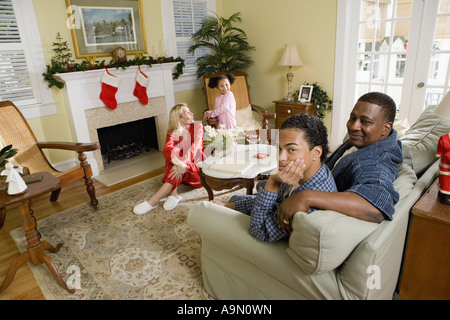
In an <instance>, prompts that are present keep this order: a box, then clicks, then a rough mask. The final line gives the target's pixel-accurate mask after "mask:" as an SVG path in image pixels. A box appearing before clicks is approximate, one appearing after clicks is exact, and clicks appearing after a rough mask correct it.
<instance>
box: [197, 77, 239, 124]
mask: <svg viewBox="0 0 450 320" xmlns="http://www.w3.org/2000/svg"><path fill="white" fill-rule="evenodd" d="M234 80H235V78H234V76H233V75H232V74H224V75H219V76H216V77H212V78H211V79H209V83H208V87H210V88H217V89H218V90H219V91H220V96H218V97H217V98H216V101H215V104H214V109H213V110H209V111H206V112H205V114H204V116H203V121H205V120H207V119H209V118H216V117H217V118H218V122H219V126H220V125H222V124H223V125H225V129H234V128H236V117H235V114H236V99H235V98H234V94H233V92H231V91H230V88H231V85H232V84H233V83H234Z"/></svg>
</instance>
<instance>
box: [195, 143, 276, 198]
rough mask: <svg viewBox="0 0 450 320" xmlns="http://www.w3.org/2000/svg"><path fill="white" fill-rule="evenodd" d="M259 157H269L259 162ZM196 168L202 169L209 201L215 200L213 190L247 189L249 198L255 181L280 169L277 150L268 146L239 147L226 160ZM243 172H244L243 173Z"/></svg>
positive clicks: (209, 160) (213, 158) (212, 158)
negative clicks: (266, 155)
mask: <svg viewBox="0 0 450 320" xmlns="http://www.w3.org/2000/svg"><path fill="white" fill-rule="evenodd" d="M258 153H259V154H268V157H266V158H264V159H259V158H256V157H255V155H257V154H258ZM197 166H198V167H199V168H200V179H201V182H202V185H203V187H204V188H205V189H206V191H207V192H208V197H209V200H213V199H214V193H213V190H215V191H220V190H224V189H232V188H234V187H237V186H239V187H244V188H246V189H247V194H248V195H251V194H253V188H254V186H255V179H256V178H258V177H260V176H262V175H267V174H269V173H270V172H271V171H272V170H274V169H275V168H277V167H278V149H277V148H276V147H274V146H272V145H266V144H257V145H243V144H237V145H235V146H234V147H233V150H232V151H231V152H229V153H228V154H226V155H225V156H210V157H208V158H207V159H206V160H205V161H202V162H199V163H198V164H197ZM246 166H247V168H245V167H246ZM242 168H245V169H244V170H241V169H242ZM219 169H220V170H219ZM232 171H235V172H232Z"/></svg>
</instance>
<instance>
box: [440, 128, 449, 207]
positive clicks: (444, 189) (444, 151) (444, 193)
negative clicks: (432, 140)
mask: <svg viewBox="0 0 450 320" xmlns="http://www.w3.org/2000/svg"><path fill="white" fill-rule="evenodd" d="M437 155H438V156H441V162H440V163H439V200H440V201H441V202H442V203H446V204H450V133H448V134H444V135H443V136H442V137H440V139H439V142H438V146H437Z"/></svg>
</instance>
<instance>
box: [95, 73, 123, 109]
mask: <svg viewBox="0 0 450 320" xmlns="http://www.w3.org/2000/svg"><path fill="white" fill-rule="evenodd" d="M101 81H102V92H100V100H102V101H103V103H104V104H105V105H106V106H107V107H108V108H110V109H111V110H114V109H116V108H117V100H116V92H117V90H118V89H119V83H120V79H119V78H117V77H115V76H113V75H112V74H111V73H109V72H108V69H106V68H105V73H103V76H102V79H101Z"/></svg>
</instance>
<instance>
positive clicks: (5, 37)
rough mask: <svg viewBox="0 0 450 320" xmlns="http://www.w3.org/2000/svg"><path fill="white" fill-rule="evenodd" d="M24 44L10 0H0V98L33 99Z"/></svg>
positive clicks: (17, 100) (18, 100)
mask: <svg viewBox="0 0 450 320" xmlns="http://www.w3.org/2000/svg"><path fill="white" fill-rule="evenodd" d="M34 99H35V95H34V91H33V86H32V83H31V79H30V77H29V72H28V66H27V61H26V58H25V50H24V45H23V43H22V40H21V37H20V33H19V28H18V24H17V20H16V16H15V14H14V8H13V5H12V2H11V0H0V100H1V101H3V100H11V101H13V102H15V103H17V102H20V101H25V100H34Z"/></svg>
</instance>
